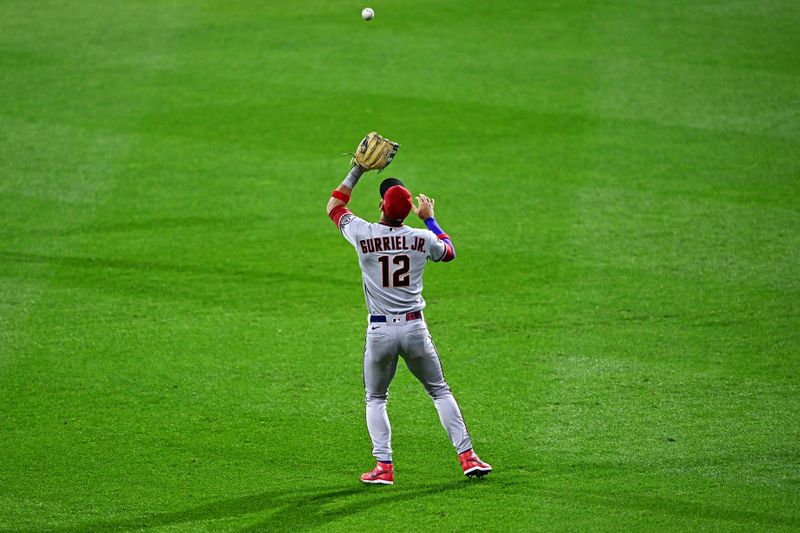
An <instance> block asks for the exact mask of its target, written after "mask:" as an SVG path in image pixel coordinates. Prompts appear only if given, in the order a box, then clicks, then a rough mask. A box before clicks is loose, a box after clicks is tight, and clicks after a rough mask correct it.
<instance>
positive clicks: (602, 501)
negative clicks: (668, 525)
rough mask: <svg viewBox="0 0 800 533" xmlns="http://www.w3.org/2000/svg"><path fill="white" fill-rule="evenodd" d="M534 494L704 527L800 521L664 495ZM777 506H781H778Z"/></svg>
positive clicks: (546, 491) (545, 491) (577, 491)
mask: <svg viewBox="0 0 800 533" xmlns="http://www.w3.org/2000/svg"><path fill="white" fill-rule="evenodd" d="M534 493H535V494H539V495H543V496H548V497H550V498H556V499H559V500H562V501H566V502H570V504H571V505H574V506H575V507H604V508H607V509H614V510H626V511H634V512H637V513H640V512H642V511H645V512H648V513H652V514H654V515H665V516H674V517H676V518H682V519H685V518H697V519H701V520H708V521H709V523H708V524H705V525H704V526H703V527H708V528H714V527H719V524H718V523H717V524H713V523H711V522H728V523H730V524H736V525H738V526H745V527H756V526H762V527H768V528H777V527H789V528H797V527H798V526H800V520H798V519H797V518H796V517H795V516H788V515H785V514H781V512H783V511H785V508H783V509H780V510H778V509H776V510H775V511H774V512H764V511H756V510H750V509H748V508H747V507H746V505H743V506H742V507H738V508H733V507H729V506H722V505H714V504H709V503H707V502H693V501H687V500H685V499H679V498H670V497H666V496H657V495H647V494H642V493H638V492H637V493H633V494H613V493H604V492H601V491H587V490H580V489H575V490H559V489H555V490H554V489H540V490H535V491H534ZM777 505H780V504H777Z"/></svg>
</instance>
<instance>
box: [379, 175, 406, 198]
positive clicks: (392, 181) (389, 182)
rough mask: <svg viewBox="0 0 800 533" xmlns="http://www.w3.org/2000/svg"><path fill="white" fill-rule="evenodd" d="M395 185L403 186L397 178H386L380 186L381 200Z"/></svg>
mask: <svg viewBox="0 0 800 533" xmlns="http://www.w3.org/2000/svg"><path fill="white" fill-rule="evenodd" d="M395 185H403V182H402V181H400V180H399V179H397V178H386V179H385V180H383V181H382V182H381V186H380V191H381V198H383V195H384V194H386V191H388V190H389V189H390V188H392V187H394V186H395Z"/></svg>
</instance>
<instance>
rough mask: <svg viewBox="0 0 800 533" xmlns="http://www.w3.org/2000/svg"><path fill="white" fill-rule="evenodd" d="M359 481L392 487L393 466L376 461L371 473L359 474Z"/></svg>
mask: <svg viewBox="0 0 800 533" xmlns="http://www.w3.org/2000/svg"><path fill="white" fill-rule="evenodd" d="M361 481H363V482H364V483H373V484H380V485H394V465H393V464H392V463H382V462H380V461H378V464H377V465H376V466H375V468H373V469H372V472H365V473H363V474H361Z"/></svg>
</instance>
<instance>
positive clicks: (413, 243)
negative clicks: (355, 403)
mask: <svg viewBox="0 0 800 533" xmlns="http://www.w3.org/2000/svg"><path fill="white" fill-rule="evenodd" d="M331 218H332V220H333V221H334V223H336V224H337V225H338V226H339V229H340V230H341V232H342V235H343V236H344V238H345V239H347V241H348V242H349V243H350V244H352V245H353V247H354V248H355V250H356V253H357V254H358V262H359V265H360V266H361V277H362V280H363V284H364V297H365V298H366V301H367V308H368V309H369V312H370V315H371V316H370V324H369V326H368V328H367V333H366V340H365V346H364V361H363V365H364V388H365V393H366V394H365V401H366V418H367V429H368V431H369V435H370V439H371V440H372V454H373V455H374V456H375V457H376V458H377V459H378V460H379V461H391V460H392V445H391V440H392V429H391V425H390V423H389V417H388V415H387V413H386V402H387V398H388V394H389V385H390V384H391V382H392V379H393V378H394V375H395V372H396V371H397V359H398V356H402V357H403V359H404V360H405V362H406V365H407V366H408V368H409V370H411V372H412V373H413V374H414V376H415V377H416V378H417V379H418V380H419V381H420V382H421V383H422V385H423V386H424V387H425V390H426V391H427V392H428V394H429V395H430V397H431V399H433V403H434V405H435V406H436V410H437V411H438V412H439V419H440V420H441V422H442V426H444V428H445V430H446V432H447V435H448V436H449V437H450V441H451V443H452V444H453V447H454V448H455V449H456V451H457V452H459V453H462V452H464V451H467V450H470V449H471V448H472V442H471V439H470V436H469V432H468V431H467V427H466V425H465V424H464V419H463V417H462V415H461V410H460V409H459V407H458V403H456V400H455V398H454V397H453V393H452V392H451V391H450V386H449V385H448V384H447V381H445V378H444V373H443V372H442V365H441V362H440V361H439V354H438V353H437V351H436V347H435V345H434V344H433V339H431V335H430V332H429V331H428V325H427V324H426V323H425V320H424V319H423V318H422V315H421V314H420V313H418V312H419V311H422V309H423V308H424V307H425V300H424V299H423V297H422V274H423V271H424V270H425V264H426V262H427V261H428V259H431V260H433V261H440V260H442V259H445V256H447V255H448V246H451V245H449V244H445V242H444V241H443V240H441V239H440V237H439V236H437V235H436V234H435V233H433V231H430V230H421V229H414V228H410V227H408V226H399V227H393V226H386V225H383V224H374V223H370V222H367V221H365V220H363V219H361V218H359V217H357V216H355V215H353V214H352V213H351V212H350V211H347V210H345V209H341V210H339V211H338V212H334V213H332V214H331ZM443 235H444V234H443ZM444 236H446V235H444ZM449 253H450V255H449V257H447V259H452V257H453V255H452V248H450V250H449ZM447 259H445V260H447Z"/></svg>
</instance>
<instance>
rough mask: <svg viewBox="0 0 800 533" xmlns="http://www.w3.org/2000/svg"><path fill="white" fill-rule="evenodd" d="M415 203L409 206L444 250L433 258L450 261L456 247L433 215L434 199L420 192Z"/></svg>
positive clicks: (454, 254)
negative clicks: (437, 257)
mask: <svg viewBox="0 0 800 533" xmlns="http://www.w3.org/2000/svg"><path fill="white" fill-rule="evenodd" d="M417 203H418V204H419V205H418V206H416V205H413V204H412V206H411V207H412V208H413V209H414V213H415V214H416V215H417V216H418V217H419V218H420V219H421V220H422V221H423V222H424V223H425V226H426V227H427V228H428V229H429V230H431V231H432V232H433V233H434V235H436V237H437V238H438V239H439V241H440V242H441V243H442V244H443V245H444V252H442V255H441V257H439V259H434V260H435V261H444V262H445V263H447V262H448V261H452V260H453V259H455V258H456V249H455V247H454V246H453V241H452V240H451V239H450V236H449V235H448V234H447V233H445V232H444V230H443V229H442V228H441V226H439V223H438V222H436V219H435V218H434V216H433V204H434V199H433V198H428V197H427V196H425V195H424V194H420V195H419V196H417Z"/></svg>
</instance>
